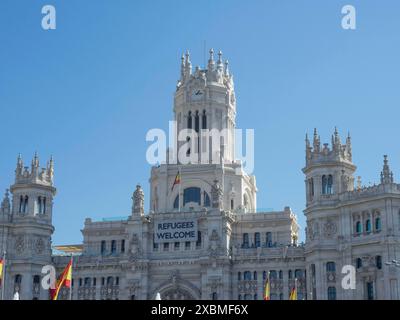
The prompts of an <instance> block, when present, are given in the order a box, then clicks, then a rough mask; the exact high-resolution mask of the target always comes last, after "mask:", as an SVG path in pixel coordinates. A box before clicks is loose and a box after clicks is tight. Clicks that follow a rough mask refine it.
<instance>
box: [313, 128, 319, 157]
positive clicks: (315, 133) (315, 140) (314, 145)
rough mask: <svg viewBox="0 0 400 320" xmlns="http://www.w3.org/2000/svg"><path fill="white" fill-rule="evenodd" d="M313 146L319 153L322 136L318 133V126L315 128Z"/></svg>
mask: <svg viewBox="0 0 400 320" xmlns="http://www.w3.org/2000/svg"><path fill="white" fill-rule="evenodd" d="M313 147H314V152H316V153H318V152H319V151H320V138H319V136H318V133H317V128H314V140H313Z"/></svg>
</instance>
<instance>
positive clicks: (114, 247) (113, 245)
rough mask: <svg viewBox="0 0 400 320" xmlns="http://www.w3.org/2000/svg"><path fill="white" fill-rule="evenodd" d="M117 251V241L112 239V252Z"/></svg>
mask: <svg viewBox="0 0 400 320" xmlns="http://www.w3.org/2000/svg"><path fill="white" fill-rule="evenodd" d="M116 252H117V241H115V240H112V241H111V253H116Z"/></svg>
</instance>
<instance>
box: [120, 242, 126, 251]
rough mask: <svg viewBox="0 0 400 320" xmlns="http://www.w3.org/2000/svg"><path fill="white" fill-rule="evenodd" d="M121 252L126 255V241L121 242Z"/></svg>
mask: <svg viewBox="0 0 400 320" xmlns="http://www.w3.org/2000/svg"><path fill="white" fill-rule="evenodd" d="M121 252H122V253H124V252H125V240H122V241H121Z"/></svg>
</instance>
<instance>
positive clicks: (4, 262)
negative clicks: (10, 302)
mask: <svg viewBox="0 0 400 320" xmlns="http://www.w3.org/2000/svg"><path fill="white" fill-rule="evenodd" d="M2 273H3V274H2V277H1V300H4V294H5V287H6V251H5V250H4V252H3V270H2Z"/></svg>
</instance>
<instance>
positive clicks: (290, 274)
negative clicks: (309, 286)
mask: <svg viewBox="0 0 400 320" xmlns="http://www.w3.org/2000/svg"><path fill="white" fill-rule="evenodd" d="M292 276H293V275H292V270H289V272H288V277H289V279H292Z"/></svg>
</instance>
